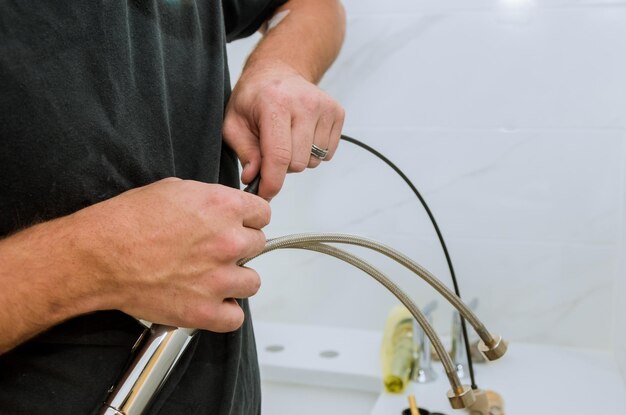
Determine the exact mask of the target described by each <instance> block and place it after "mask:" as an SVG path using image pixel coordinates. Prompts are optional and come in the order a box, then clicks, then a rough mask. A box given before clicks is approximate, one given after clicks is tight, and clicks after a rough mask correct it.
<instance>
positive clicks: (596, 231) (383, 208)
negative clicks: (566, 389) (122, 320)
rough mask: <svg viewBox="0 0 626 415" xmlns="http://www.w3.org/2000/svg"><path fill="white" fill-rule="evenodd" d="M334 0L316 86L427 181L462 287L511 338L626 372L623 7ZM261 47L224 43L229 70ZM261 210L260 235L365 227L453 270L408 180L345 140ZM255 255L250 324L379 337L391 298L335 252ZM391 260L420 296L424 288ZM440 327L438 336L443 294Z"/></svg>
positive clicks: (559, 1)
mask: <svg viewBox="0 0 626 415" xmlns="http://www.w3.org/2000/svg"><path fill="white" fill-rule="evenodd" d="M344 4H345V6H346V9H347V13H348V32H347V38H346V42H345V45H344V49H343V50H342V52H341V55H340V57H339V59H338V60H337V62H336V64H335V66H334V67H333V68H332V69H331V71H330V72H329V73H328V74H327V75H326V77H325V78H324V80H323V81H322V84H321V86H322V87H323V88H324V89H326V90H327V91H329V92H330V93H331V94H332V95H333V96H335V97H336V98H337V99H338V100H339V101H340V102H341V103H342V104H343V105H344V106H345V108H346V111H347V121H346V126H345V129H344V132H345V133H347V134H349V135H353V136H355V137H356V138H359V139H361V140H363V141H366V142H367V143H369V144H371V145H372V146H374V147H375V148H377V149H378V150H380V151H381V152H382V153H384V154H385V155H387V156H388V157H389V158H391V159H392V160H393V161H394V162H395V163H396V164H398V165H399V166H400V167H401V168H402V169H403V170H405V172H406V173H407V174H408V175H409V177H411V179H412V180H414V182H415V183H416V185H417V186H418V187H419V188H420V189H421V190H422V191H423V193H424V196H425V197H426V199H427V201H428V202H429V203H430V205H431V208H432V209H433V211H434V213H435V216H436V218H437V219H438V221H439V223H440V226H441V228H442V230H443V232H444V235H445V236H446V240H447V241H448V244H449V248H450V251H451V253H452V258H453V261H454V264H455V266H456V270H457V274H458V277H459V280H460V284H461V289H462V292H463V294H464V296H465V297H466V298H467V299H470V298H472V297H479V299H480V306H479V309H478V314H479V315H480V316H481V317H482V318H483V319H484V320H485V321H486V323H487V324H488V326H489V327H490V328H492V329H493V331H495V332H501V333H503V334H505V335H506V337H507V338H508V339H510V340H512V341H524V342H531V343H546V344H552V345H563V346H575V347H589V348H595V349H602V350H611V349H613V350H614V351H615V352H616V354H617V356H618V359H620V361H621V362H622V365H623V370H624V371H625V372H626V335H625V334H624V332H625V331H626V321H625V320H624V319H625V317H624V316H625V315H626V305H625V304H626V300H624V296H625V295H626V271H624V270H621V271H620V270H619V269H620V268H619V264H620V263H621V258H623V257H626V247H625V246H624V244H623V243H622V241H623V239H624V233H625V231H626V228H625V227H624V221H623V219H622V218H623V217H624V215H625V214H626V209H625V208H624V203H623V199H624V195H625V194H626V185H625V184H624V183H625V180H624V179H625V176H624V174H623V171H624V165H625V163H626V151H625V146H624V140H625V139H626V45H625V39H626V2H625V1H617V0H616V1H607V0H598V1H593V0H543V1H542V0H534V1H528V0H437V1H435V0H390V1H384V2H382V1H374V0H347V1H344ZM256 39H257V38H253V39H248V40H245V41H241V42H237V43H234V44H232V45H230V46H229V54H230V62H231V72H232V76H233V79H236V78H237V76H238V73H239V70H240V67H241V64H242V62H243V60H244V58H245V56H246V54H247V53H248V51H249V50H250V48H251V47H252V45H253V44H254V42H255V41H256ZM272 207H273V222H272V224H271V225H270V227H269V228H268V229H267V234H268V236H270V237H271V236H280V235H284V234H288V233H295V232H302V231H343V232H349V233H353V234H359V235H364V236H368V237H371V238H374V239H376V240H379V241H381V242H384V243H387V244H389V245H392V246H394V247H396V248H398V249H400V250H402V251H403V252H405V253H407V254H409V255H410V256H412V257H413V258H414V259H416V260H418V261H419V262H421V263H422V264H423V265H425V266H426V267H427V268H429V269H430V270H431V271H433V272H434V273H435V274H436V275H438V276H440V278H442V279H444V280H446V281H447V280H448V279H449V276H448V273H447V270H446V267H445V261H444V259H443V255H442V254H441V252H440V248H439V246H438V244H437V241H436V239H435V234H434V232H433V231H432V229H431V227H430V225H429V223H428V222H427V220H426V218H425V214H424V213H423V212H422V210H421V208H420V207H419V205H418V203H417V201H416V200H414V197H413V196H412V195H411V193H410V192H409V190H408V188H406V187H405V185H404V184H403V183H402V182H401V180H400V179H399V178H397V177H396V176H395V175H394V174H393V173H392V172H390V171H389V170H388V169H387V168H386V167H385V166H384V165H382V164H381V163H380V162H379V161H377V160H375V159H374V158H373V157H372V156H370V155H368V154H366V153H365V152H364V151H363V150H360V149H357V148H355V147H354V146H352V145H350V144H348V143H344V144H343V145H342V146H341V148H340V151H339V152H338V154H337V156H336V159H335V160H334V161H333V162H332V163H326V164H324V166H323V167H321V168H319V169H316V170H313V171H310V172H307V173H305V174H301V175H298V176H290V177H289V178H288V180H287V183H286V185H285V188H284V190H283V192H282V193H281V195H280V196H279V197H277V198H276V199H275V200H274V201H273V202H272ZM251 265H253V266H254V267H255V268H257V269H258V270H259V271H260V272H261V274H262V276H263V282H264V286H263V288H262V289H261V292H260V293H259V294H258V295H257V297H255V298H254V300H253V302H252V305H253V308H254V312H255V317H256V319H259V320H260V319H262V320H269V321H280V322H293V323H302V324H318V325H326V326H329V325H330V326H335V327H354V328H362V329H371V330H380V329H381V328H382V325H383V322H384V320H385V318H386V314H387V312H388V310H389V309H390V308H391V306H392V305H393V304H394V303H395V302H394V299H393V298H392V297H391V296H390V295H388V294H387V293H385V292H383V291H382V289H381V288H380V287H379V286H378V285H376V284H375V283H374V282H372V281H368V280H367V279H366V277H364V276H363V275H361V274H360V273H358V272H356V271H353V270H351V269H349V268H347V267H346V266H343V265H342V264H339V263H337V262H335V261H334V260H332V259H326V258H320V257H318V256H313V255H307V254H303V253H298V252H289V253H287V252H282V253H273V254H270V255H269V256H267V257H266V258H261V259H259V260H256V261H255V262H253V263H251ZM385 269H387V270H388V271H392V272H391V274H392V275H393V276H394V278H396V280H397V281H399V282H400V283H401V284H402V286H403V287H405V288H407V289H409V290H410V291H411V292H412V294H413V295H414V298H415V299H416V300H417V301H418V302H420V303H423V304H426V302H428V301H429V300H430V299H432V298H434V294H433V293H432V292H431V290H429V289H426V287H425V286H424V285H423V284H421V283H418V282H416V281H415V280H414V279H413V277H411V276H409V275H406V274H405V273H403V272H400V271H399V270H397V268H394V267H389V266H387V265H385ZM623 269H626V268H623ZM435 324H436V327H437V328H438V329H439V330H440V332H442V333H446V331H448V328H449V324H450V316H449V308H448V307H444V305H443V303H442V302H441V301H440V307H439V309H438V311H437V313H436V314H435Z"/></svg>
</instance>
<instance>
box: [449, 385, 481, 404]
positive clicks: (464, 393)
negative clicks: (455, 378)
mask: <svg viewBox="0 0 626 415" xmlns="http://www.w3.org/2000/svg"><path fill="white" fill-rule="evenodd" d="M448 400H449V401H450V406H452V408H453V409H463V408H469V407H470V406H472V405H473V404H474V402H476V397H475V396H474V391H473V390H472V388H470V387H469V386H468V385H462V386H461V390H460V391H457V392H456V393H455V391H453V390H452V389H450V390H449V391H448Z"/></svg>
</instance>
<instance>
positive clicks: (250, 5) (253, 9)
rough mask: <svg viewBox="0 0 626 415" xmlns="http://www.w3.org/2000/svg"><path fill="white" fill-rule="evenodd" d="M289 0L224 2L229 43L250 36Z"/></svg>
mask: <svg viewBox="0 0 626 415" xmlns="http://www.w3.org/2000/svg"><path fill="white" fill-rule="evenodd" d="M286 2H287V0H222V6H223V8H224V25H225V26H226V39H227V41H228V42H232V41H233V40H237V39H241V38H244V37H247V36H250V35H251V34H253V33H254V32H256V31H257V30H259V28H260V27H261V25H262V24H263V22H265V20H267V19H268V18H269V17H270V16H271V15H272V13H273V12H274V10H276V9H277V8H278V7H280V6H282V5H283V4H285V3H286Z"/></svg>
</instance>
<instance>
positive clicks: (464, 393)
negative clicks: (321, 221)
mask: <svg viewBox="0 0 626 415" xmlns="http://www.w3.org/2000/svg"><path fill="white" fill-rule="evenodd" d="M287 248H291V249H304V250H308V251H315V252H320V253H322V254H326V255H330V256H333V257H335V258H338V259H340V260H342V261H344V262H347V263H348V264H350V265H353V266H355V267H356V268H358V269H360V270H361V271H363V272H365V273H367V274H369V275H370V276H371V277H373V278H374V279H375V280H376V281H378V282H379V283H380V284H381V285H383V286H384V287H385V288H387V289H388V290H389V291H390V292H391V293H392V294H393V295H395V296H396V298H397V299H398V300H400V302H401V303H402V304H403V305H404V306H405V307H406V308H407V309H408V310H409V312H410V313H411V315H412V316H413V317H414V318H415V320H416V321H417V323H418V324H419V325H420V326H421V327H422V329H423V330H424V333H425V334H426V336H428V338H429V340H430V342H431V343H432V345H433V347H434V348H435V350H436V351H437V353H438V354H439V356H441V363H442V365H443V367H444V370H445V372H446V376H447V377H448V381H449V382H450V386H451V388H452V389H451V390H450V391H449V392H448V398H449V400H450V404H451V406H452V407H453V408H455V409H460V408H467V407H469V406H470V405H472V403H474V401H475V398H474V394H473V391H472V389H471V387H470V386H468V385H462V384H461V381H460V380H459V377H458V375H457V373H456V368H455V367H454V363H453V362H452V359H451V358H450V356H449V355H448V353H447V352H446V349H445V347H444V346H443V344H442V343H441V339H440V338H439V336H437V333H436V332H435V330H434V329H433V327H432V326H431V325H430V323H429V322H428V319H427V318H426V316H424V314H423V313H422V311H421V310H420V309H419V307H417V305H415V303H414V302H413V300H411V299H410V298H409V297H408V296H407V295H406V294H405V293H404V291H402V289H401V288H400V287H398V286H397V285H396V284H395V283H394V282H393V281H391V280H390V279H389V278H388V277H387V276H386V275H385V274H383V273H382V272H381V271H379V270H378V269H377V268H375V267H373V266H372V265H370V264H369V263H367V262H365V261H364V260H363V259H361V258H359V257H357V256H356V255H354V254H351V253H349V252H346V251H344V250H342V249H340V248H337V247H334V246H330V245H326V244H323V243H312V244H303V245H294V246H284V247H282V249H287Z"/></svg>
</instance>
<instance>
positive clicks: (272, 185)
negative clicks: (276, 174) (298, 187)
mask: <svg viewBox="0 0 626 415" xmlns="http://www.w3.org/2000/svg"><path fill="white" fill-rule="evenodd" d="M264 186H265V189H266V190H267V192H268V193H269V194H270V195H272V196H273V195H276V194H278V192H280V189H282V187H283V181H282V180H272V181H268V182H265V184H264Z"/></svg>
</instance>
